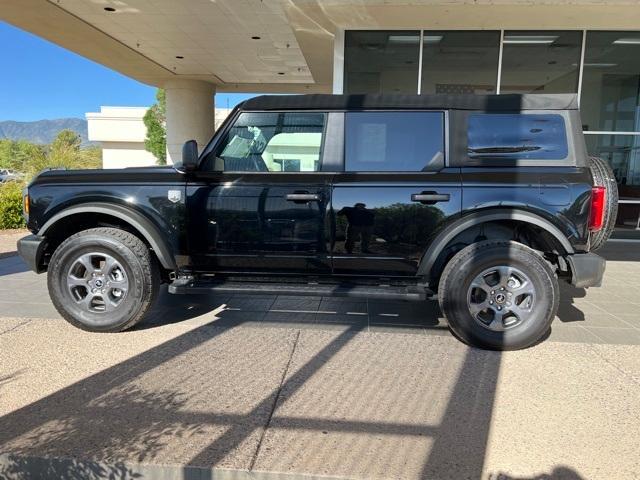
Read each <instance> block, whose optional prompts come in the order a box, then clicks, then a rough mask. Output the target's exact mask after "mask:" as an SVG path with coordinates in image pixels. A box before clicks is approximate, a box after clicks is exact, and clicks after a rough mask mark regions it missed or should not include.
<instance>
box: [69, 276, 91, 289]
mask: <svg viewBox="0 0 640 480" xmlns="http://www.w3.org/2000/svg"><path fill="white" fill-rule="evenodd" d="M67 286H68V287H69V288H73V287H86V286H87V280H86V279H84V278H78V277H76V276H75V275H71V274H69V275H68V276H67Z"/></svg>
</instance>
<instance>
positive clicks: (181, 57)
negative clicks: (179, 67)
mask: <svg viewBox="0 0 640 480" xmlns="http://www.w3.org/2000/svg"><path fill="white" fill-rule="evenodd" d="M176 58H177V59H178V60H182V59H183V58H184V57H183V56H182V55H176Z"/></svg>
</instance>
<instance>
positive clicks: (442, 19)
mask: <svg viewBox="0 0 640 480" xmlns="http://www.w3.org/2000/svg"><path fill="white" fill-rule="evenodd" d="M105 9H112V10H113V11H108V10H105ZM0 17H1V18H2V19H3V20H5V21H7V22H9V23H11V24H13V25H15V26H17V27H19V28H22V29H24V30H27V31H29V32H32V33H34V34H36V35H38V36H40V37H42V38H45V39H47V40H49V41H51V42H53V43H56V44H58V45H60V46H62V47H64V48H67V49H69V50H71V51H73V52H75V53H78V54H80V55H82V56H84V57H86V58H89V59H91V60H93V61H96V62H98V63H100V64H102V65H105V66H107V67H109V68H112V69H114V70H116V71H118V72H120V73H122V74H124V75H127V76H129V77H132V78H134V79H136V80H139V81H141V82H143V83H146V84H150V85H157V86H163V85H164V84H165V83H166V82H168V81H170V80H174V79H191V80H204V81H207V82H210V83H212V84H215V85H216V90H217V91H225V92H233V91H239V92H289V93H312V92H324V93H327V92H331V90H332V76H333V55H334V41H335V39H336V36H338V38H339V36H340V32H341V31H344V30H349V29H387V30H391V29H439V30H447V29H454V30H467V29H468V30H482V29H514V30H515V29H535V30H543V29H549V30H553V29H601V30H636V29H638V25H640V9H639V8H637V2H636V1H631V0H571V1H568V0H564V1H547V0H541V1H536V2H533V1H531V0H511V1H508V0H502V1H496V0H461V1H453V0H440V1H439V0H411V1H397V2H393V4H391V3H390V2H388V1H385V0H367V1H366V2H362V1H353V0H352V1H348V0H263V1H261V2H249V1H244V0H242V1H239V0H215V1H212V0H198V1H190V0H88V1H87V0H3V1H2V2H0ZM252 37H259V38H252ZM176 57H183V58H176Z"/></svg>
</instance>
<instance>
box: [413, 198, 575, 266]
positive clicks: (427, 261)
mask: <svg viewBox="0 0 640 480" xmlns="http://www.w3.org/2000/svg"><path fill="white" fill-rule="evenodd" d="M499 220H516V221H519V222H524V223H530V224H532V225H535V226H536V227H541V228H544V229H545V230H546V231H547V232H549V233H550V234H551V235H552V236H553V237H554V238H555V239H556V240H557V241H558V243H559V244H560V245H562V248H563V249H564V250H565V251H564V252H563V253H565V254H573V253H574V249H573V246H572V245H571V243H570V242H569V240H568V239H567V237H566V235H565V234H564V233H562V232H561V231H560V229H559V228H558V227H556V226H555V225H554V224H552V223H551V222H550V221H549V220H546V219H544V218H542V217H541V216H539V215H536V214H535V213H531V212H527V211H522V210H504V209H503V210H492V211H491V212H481V213H472V214H470V215H466V216H464V217H462V218H459V219H458V220H455V221H454V222H453V223H452V224H450V225H449V226H448V227H447V228H446V230H445V231H443V232H441V233H440V234H439V235H438V236H437V237H436V238H435V239H434V240H433V241H432V242H431V245H430V246H429V248H427V250H426V252H425V254H424V255H423V257H422V260H421V261H420V265H419V267H418V275H419V276H428V275H429V273H430V272H431V269H432V268H433V266H434V264H435V262H436V260H437V259H438V257H439V256H440V254H441V253H442V251H443V250H444V249H445V247H446V246H447V245H448V244H449V242H450V241H451V240H453V239H454V238H455V237H456V236H458V235H459V234H461V233H462V232H464V231H465V230H467V229H468V228H471V227H474V226H476V225H480V224H483V223H487V222H495V221H499Z"/></svg>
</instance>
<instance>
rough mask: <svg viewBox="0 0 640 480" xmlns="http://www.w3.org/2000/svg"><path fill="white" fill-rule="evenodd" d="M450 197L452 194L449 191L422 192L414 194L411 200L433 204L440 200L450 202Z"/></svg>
mask: <svg viewBox="0 0 640 480" xmlns="http://www.w3.org/2000/svg"><path fill="white" fill-rule="evenodd" d="M450 197H451V195H449V194H448V193H437V192H422V193H414V194H412V195H411V201H412V202H420V203H424V204H426V205H432V204H434V203H438V202H448V201H449V198H450Z"/></svg>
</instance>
